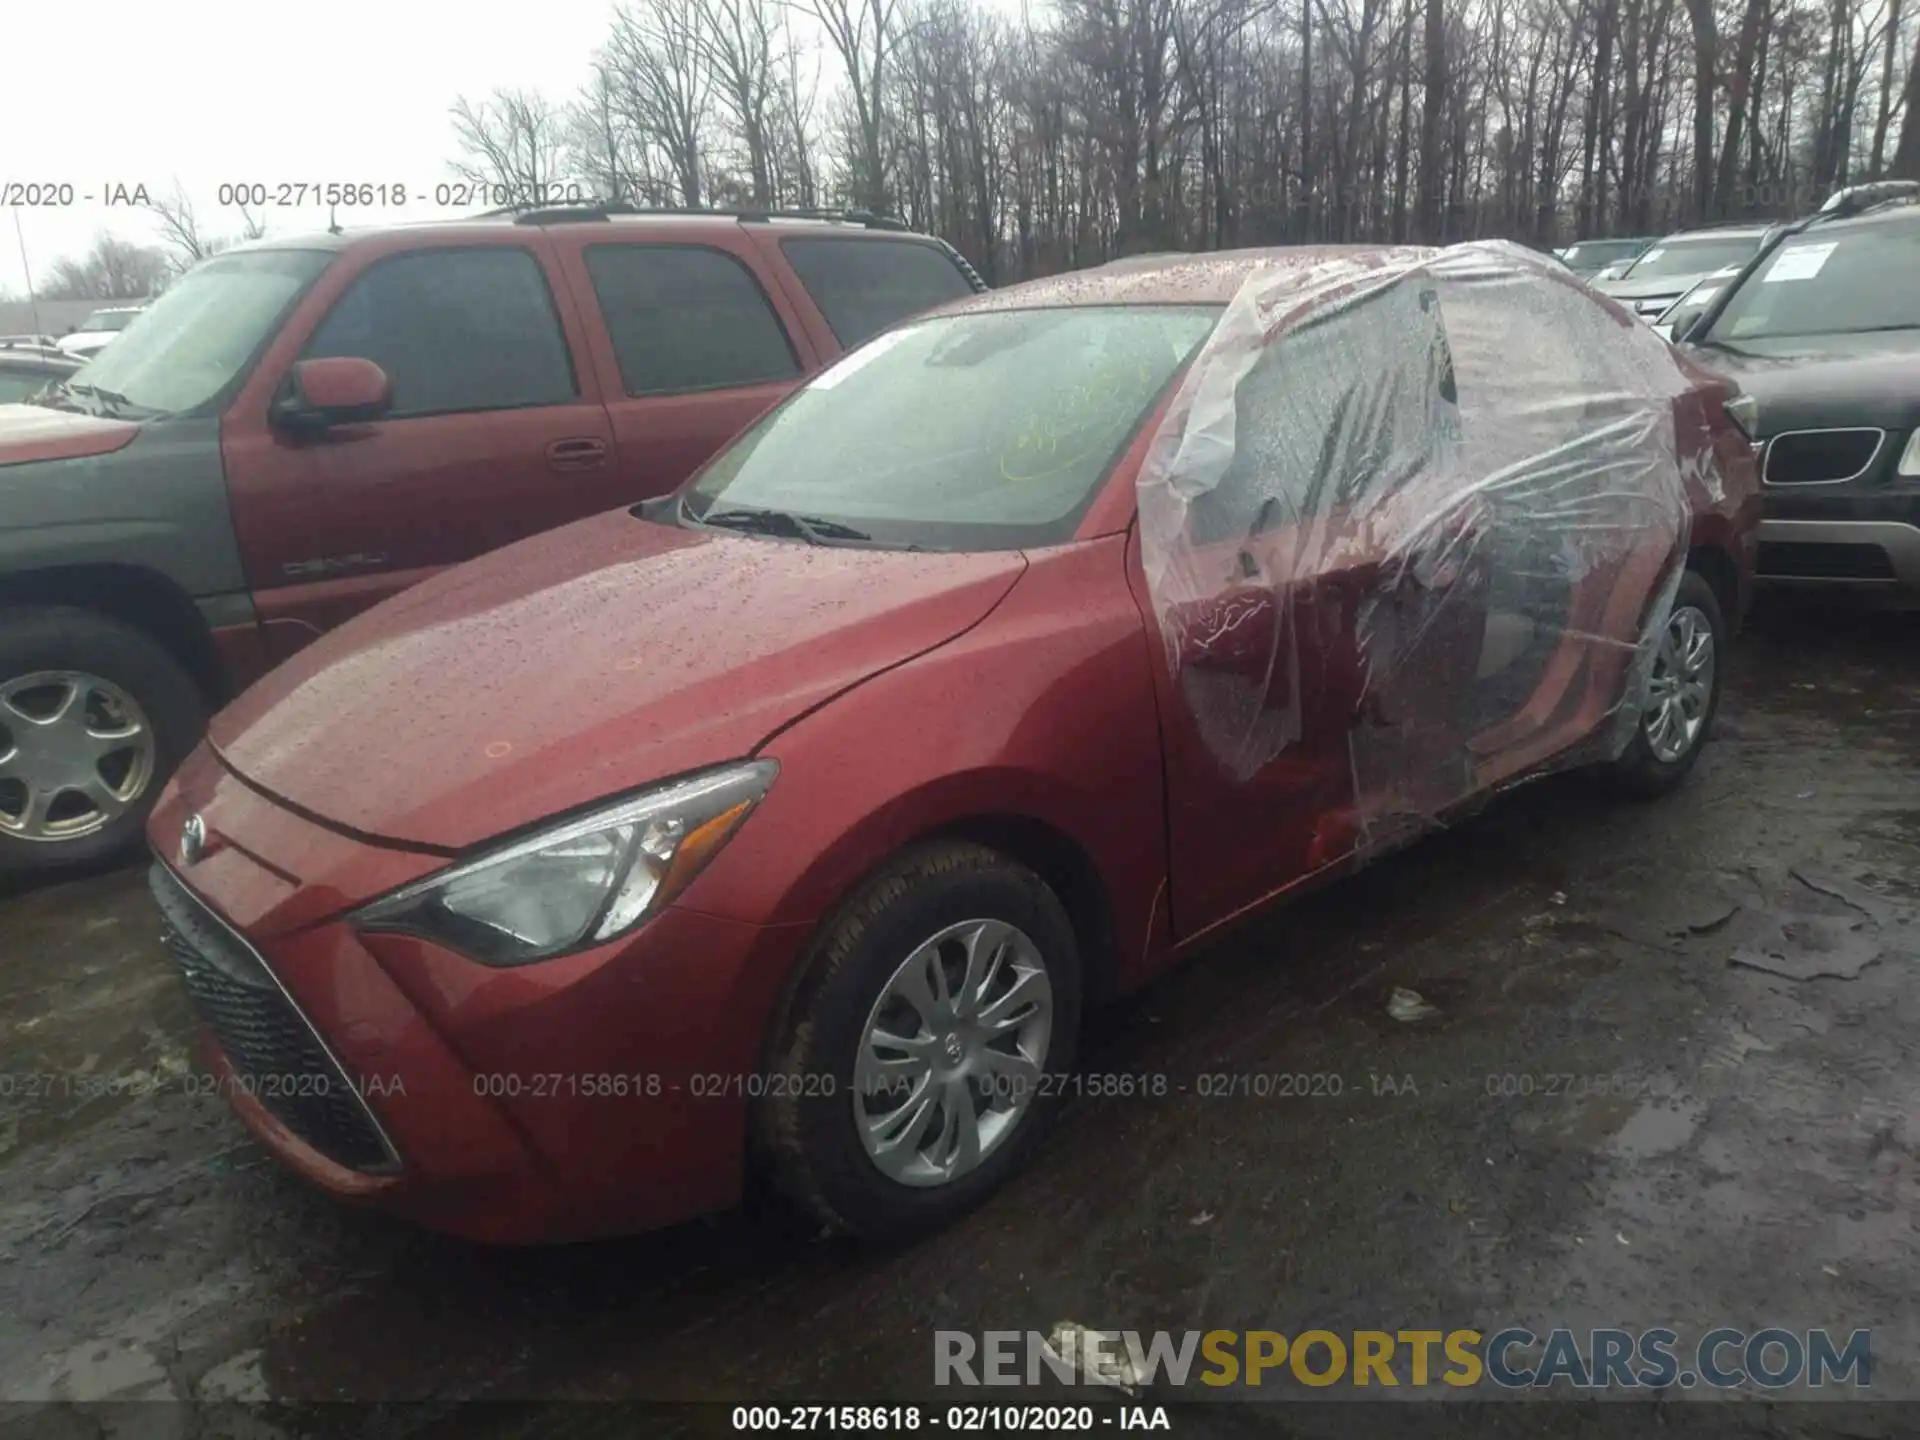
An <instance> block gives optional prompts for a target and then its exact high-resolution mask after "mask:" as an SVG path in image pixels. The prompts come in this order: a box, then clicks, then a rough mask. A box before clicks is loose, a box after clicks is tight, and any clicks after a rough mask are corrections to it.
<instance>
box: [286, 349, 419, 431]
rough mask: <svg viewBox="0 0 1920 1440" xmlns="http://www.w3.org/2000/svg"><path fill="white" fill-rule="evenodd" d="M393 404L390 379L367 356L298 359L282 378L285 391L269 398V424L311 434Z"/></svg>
mask: <svg viewBox="0 0 1920 1440" xmlns="http://www.w3.org/2000/svg"><path fill="white" fill-rule="evenodd" d="M392 404H393V383H392V382H391V381H390V380H388V379H387V372H386V371H384V370H382V369H381V368H380V367H379V366H378V365H376V364H374V363H373V361H371V360H362V359H360V358H358V357H357V356H352V355H339V356H329V357H327V358H325V359H321V360H302V361H300V362H299V363H298V364H297V365H295V366H294V367H293V372H292V374H290V375H289V376H288V377H287V390H286V393H285V394H283V395H282V396H281V397H280V398H279V399H278V400H276V401H274V402H273V411H272V420H273V423H274V424H275V425H277V426H279V427H280V428H282V429H286V430H296V431H303V432H307V433H314V432H318V431H321V430H327V429H331V428H332V427H333V426H335V425H358V424H363V423H364V422H366V421H369V420H378V419H379V418H380V417H381V416H382V415H384V414H386V413H387V409H388V407H389V406H391V405H392Z"/></svg>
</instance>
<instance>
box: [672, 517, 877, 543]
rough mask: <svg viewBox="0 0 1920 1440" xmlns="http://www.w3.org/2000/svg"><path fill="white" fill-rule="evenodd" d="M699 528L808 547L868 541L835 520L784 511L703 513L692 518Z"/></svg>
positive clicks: (868, 537)
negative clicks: (780, 537)
mask: <svg viewBox="0 0 1920 1440" xmlns="http://www.w3.org/2000/svg"><path fill="white" fill-rule="evenodd" d="M694 519H695V520H697V521H698V522H699V523H700V524H702V525H719V526H722V527H724V528H725V529H728V530H744V531H746V532H747V533H748V534H751V535H787V536H791V537H792V538H793V539H796V540H804V541H806V542H807V543H808V544H809V545H824V544H826V543H827V542H828V541H831V540H853V541H870V540H872V539H873V537H872V536H871V535H869V534H867V532H866V531H864V530H856V529H854V528H853V527H852V526H851V525H842V524H841V523H840V522H839V521H838V520H822V519H820V518H818V517H817V516H812V515H795V514H793V513H792V512H791V511H787V510H748V509H732V510H703V511H701V512H700V513H699V514H698V515H696V516H695V517H694Z"/></svg>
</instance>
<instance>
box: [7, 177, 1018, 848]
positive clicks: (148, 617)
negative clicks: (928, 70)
mask: <svg viewBox="0 0 1920 1440" xmlns="http://www.w3.org/2000/svg"><path fill="white" fill-rule="evenodd" d="M982 288H984V287H983V286H982V285H981V282H980V280H979V278H978V276H976V275H975V274H974V273H973V271H972V270H971V269H970V268H969V267H968V266H967V264H966V262H965V261H964V260H962V259H961V258H960V257H959V255H957V254H956V253H955V252H954V251H953V250H951V249H950V248H948V247H947V246H946V245H944V244H943V243H941V242H940V241H938V240H934V239H931V238H928V237H926V236H921V235H915V234H911V233H907V232H905V231H903V230H902V229H901V228H900V227H899V226H897V225H893V224H891V223H890V222H883V221H879V220H876V219H874V218H872V217H869V216H845V215H835V216H826V215H822V214H818V213H814V212H807V213H784V214H775V213H761V214H752V215H748V214H739V215H735V214H726V215H718V214H712V213H705V212H702V213H693V214H671V213H658V212H651V213H644V214H642V213H610V212H609V211H607V210H604V209H562V210H543V211H530V212H522V213H518V214H500V215H495V216H491V217H486V218H481V219H476V220H475V221H472V222H468V223H462V224H432V225H412V226H405V227H401V228H397V229H389V230H384V231H377V232H367V233H345V234H324V235H317V236H309V237H304V238H298V239H286V240H280V239H276V240H271V241H263V242H260V243H258V244H254V245H250V246H246V247H244V248H241V249H238V250H234V251H230V252H228V253H226V254H223V255H220V256H218V257H216V258H214V259H213V260H210V261H208V262H207V263H205V264H203V265H201V266H200V267H198V268H197V269H195V270H194V271H193V272H191V273H190V274H188V275H187V276H185V277H184V278H182V279H181V280H179V281H177V282H176V283H175V284H174V285H173V286H172V288H170V289H169V290H168V291H167V293H166V294H165V295H163V296H162V297H161V298H160V299H159V300H158V301H156V302H155V303H154V304H153V305H152V307H151V308H150V309H149V310H147V311H146V312H145V313H144V314H142V315H141V316H140V317H139V319H138V320H136V321H135V323H134V324H133V325H131V326H130V327H128V329H127V330H126V331H125V332H124V333H123V334H121V335H120V336H119V337H118V338H117V339H116V340H115V341H114V343H113V345H112V346H111V347H109V348H108V349H107V350H106V351H104V352H103V353H102V354H101V355H100V356H99V357H98V358H97V359H95V360H93V361H92V362H91V363H90V364H88V365H87V366H86V367H85V368H84V369H83V370H81V371H80V372H79V373H78V374H75V375H72V376H70V377H67V378H65V379H64V380H60V381H58V382H56V383H53V384H50V385H49V386H48V387H47V388H45V389H43V390H41V391H40V392H39V394H38V395H37V396H34V397H31V398H30V399H29V400H28V402H27V403H16V404H0V476H3V477H4V480H5V482H6V483H4V484H0V534H4V536H5V540H6V543H5V546H4V548H3V549H0V871H4V870H8V869H35V868H41V867H44V866H46V865H48V864H50V863H58V862H62V861H74V860H87V859H91V858H94V857H97V856H100V855H103V854H106V853H109V852H112V851H115V850H118V849H120V848H121V847H122V846H124V845H128V844H132V843H134V842H136V841H137V840H138V837H139V834H140V827H141V824H142V822H143V821H144V819H145V817H146V812H147V810H148V808H149V807H150V805H151V803H152V800H153V797H154V796H155V795H156V794H157V793H158V792H159V789H160V785H161V784H162V783H163V782H164V781H165V779H166V777H167V775H168V774H169V773H170V772H171V770H172V769H173V766H174V765H175V763H176V762H178V760H179V759H180V758H181V757H182V756H184V755H185V754H186V753H187V751H188V750H190V749H191V748H192V747H193V744H194V742H195V741H196V740H198V739H199V736H200V731H201V729H202V726H203V721H204V718H205V716H206V714H207V712H208V711H209V709H211V708H213V706H214V705H215V704H217V702H219V701H220V700H223V699H225V698H226V697H227V696H229V695H231V694H234V693H237V691H238V690H239V689H240V688H241V687H242V686H243V685H244V684H245V683H246V682H248V681H250V680H252V679H253V678H254V677H256V676H257V675H259V674H261V673H262V672H264V671H265V670H266V669H267V668H269V667H270V666H271V665H273V664H274V663H276V662H278V661H279V660H282V659H284V658H285V657H286V656H288V655H290V654H292V653H293V652H294V651H296V650H298V649H300V648H301V647H302V646H304V645H306V644H307V643H308V642H309V641H311V640H312V639H313V638H314V637H316V636H317V635H319V634H321V633H322V632H323V631H326V630H328V629H330V628H332V627H333V626H335V625H337V624H339V623H340V622H341V621H342V620H345V619H346V618H348V617H349V616H351V615H354V614H356V613H357V612H359V611H361V610H364V609H366V608H367V607H368V606H369V605H372V604H374V603H375V602H376V601H379V600H382V599H384V598H386V597H387V596H389V595H392V594H394V593H395V592H397V591H399V590H402V589H404V588H406V587H407V586H409V585H412V584H413V583H415V582H416V581H419V580H421V579H424V578H425V577H426V576H428V575H431V574H432V573H434V572H435V571H436V570H439V569H441V568H442V567H444V566H447V565H451V564H455V563H458V562H459V561H462V560H467V559H471V558H473V557H474V556H476V555H479V554H481V553H482V552H484V551H488V550H492V549H494V548H495V547H497V546H500V545H504V544H506V543H508V542H509V541H513V540H519V539H522V538H524V537H526V536H528V535H532V534H534V533H535V532H537V531H541V530H546V529H550V528H552V527H554V526H556V525H560V524H563V523H565V522H567V521H571V520H576V519H579V518H580V517H582V516H586V515H591V514H594V513H596V512H599V511H602V510H607V509H611V508H613V507H616V506H620V505H628V504H632V503H634V502H635V501H638V500H644V499H646V498H648V497H650V496H654V495H661V494H664V493H666V492H667V491H669V490H672V489H673V488H674V487H675V486H676V485H678V484H679V483H680V482H681V481H682V480H684V479H686V478H687V476H688V475H689V474H691V473H692V472H693V471H694V470H695V469H696V468H697V467H698V466H699V465H700V464H701V462H702V461H704V460H705V459H706V458H707V457H708V456H709V455H711V454H712V453H713V452H714V451H715V450H717V449H718V448H719V447H720V445H721V444H722V443H723V442H724V441H726V440H727V439H728V438H729V437H730V436H732V435H733V434H734V433H735V432H737V431H738V430H740V429H741V428H742V427H743V426H745V425H746V424H747V423H748V422H749V421H751V420H753V419H754V418H755V417H756V416H758V415H759V414H760V413H761V412H762V411H764V410H765V409H766V408H767V407H768V406H770V405H771V404H773V403H774V402H775V401H776V400H778V399H780V398H781V397H782V396H783V395H785V394H786V393H787V392H788V390H790V389H791V388H792V387H793V385H794V384H795V382H796V381H797V380H798V379H799V378H800V377H801V376H802V375H805V374H807V373H808V372H810V371H812V370H815V369H817V368H818V367H819V366H821V365H822V364H824V363H826V362H827V361H830V360H832V359H834V358H835V357H837V356H838V355H839V354H840V353H841V351H842V350H844V349H846V348H847V347H849V346H852V345H855V344H858V343H859V342H860V341H862V340H864V339H866V338H867V337H868V336H870V335H872V334H874V333H876V332H878V331H879V330H882V329H884V328H885V327H887V326H888V325H891V324H893V323H894V322H895V321H897V320H900V319H902V318H904V317H906V316H908V315H910V314H913V313H915V312H917V311H920V310H924V309H926V308H928V307H930V306H933V305H937V304H940V303H943V302H946V301H949V300H953V299H955V298H958V297H962V296H966V295H969V294H971V293H973V292H974V291H976V290H979V289H982Z"/></svg>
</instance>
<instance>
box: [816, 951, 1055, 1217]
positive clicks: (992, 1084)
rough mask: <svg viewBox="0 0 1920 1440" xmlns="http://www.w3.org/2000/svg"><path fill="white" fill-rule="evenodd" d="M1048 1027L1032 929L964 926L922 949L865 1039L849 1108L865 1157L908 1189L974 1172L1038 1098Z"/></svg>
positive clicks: (1046, 990)
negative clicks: (1030, 931) (851, 1107)
mask: <svg viewBox="0 0 1920 1440" xmlns="http://www.w3.org/2000/svg"><path fill="white" fill-rule="evenodd" d="M1052 1027H1053V990H1052V985H1051V983H1050V982H1049V980H1048V976H1047V967H1046V962H1045V961H1044V960H1043V959H1042V958H1041V955H1040V948H1039V946H1037V945H1036V944H1035V943H1034V942H1033V940H1032V939H1031V938H1030V937H1029V936H1028V935H1027V934H1026V932H1024V931H1022V930H1020V929H1018V928H1016V927H1015V926H1012V925H1009V924H1006V923H1005V922H1003V921H999V920H967V921H962V922H961V923H960V924H957V925H950V926H948V927H946V928H945V929H943V930H941V931H939V932H938V933H937V934H935V935H933V936H931V937H930V938H929V939H927V940H925V941H923V942H922V943H921V944H920V945H919V946H918V947H916V948H915V950H914V951H913V953H912V954H910V955H909V956H908V957H907V958H906V959H905V960H904V961H902V962H901V964H900V967H899V968H898V969H897V970H895V971H894V972H893V975H892V977H891V978H890V979H889V980H888V981H887V983H886V985H885V987H884V988H883V989H882V990H881V992H880V998H879V999H878V1000H876V1001H875V1002H874V1005H873V1009H872V1010H871V1011H870V1012H869V1013H868V1015H867V1022H866V1025H865V1026H864V1028H863V1029H862V1031H861V1035H860V1049H859V1055H858V1058H857V1060H856V1061H855V1065H854V1097H853V1107H854V1123H855V1125H856V1126H857V1127H858V1128H859V1132H860V1142H861V1144H862V1145H863V1146H865V1147H866V1152H867V1155H868V1158H870V1159H871V1160H872V1161H873V1163H874V1164H875V1165H876V1166H878V1167H879V1169H880V1171H881V1173H882V1174H884V1175H886V1176H888V1177H889V1178H891V1179H893V1180H896V1181H898V1182H899V1183H901V1184H902V1185H913V1186H923V1187H924V1186H935V1185H946V1184H949V1183H951V1182H952V1181H954V1180H957V1179H958V1178H960V1177H961V1176H963V1175H965V1174H967V1173H968V1172H970V1171H972V1170H974V1169H977V1168H978V1167H979V1166H980V1165H981V1164H982V1163H983V1162H984V1161H985V1160H986V1159H987V1158H988V1157H989V1156H990V1155H992V1154H993V1153H994V1151H995V1150H997V1149H999V1148H1000V1146H1002V1145H1003V1144H1005V1143H1006V1141H1007V1139H1008V1137H1009V1136H1010V1135H1011V1134H1012V1133H1013V1131H1014V1129H1015V1128H1016V1127H1017V1126H1018V1125H1019V1123H1020V1121H1021V1119H1022V1118H1023V1117H1024V1116H1025V1115H1026V1113H1027V1110H1028V1108H1029V1106H1030V1105H1031V1104H1032V1102H1033V1099H1034V1097H1035V1095H1036V1094H1037V1093H1038V1091H1039V1088H1040V1077H1041V1076H1042V1075H1043V1074H1044V1073H1045V1070H1046V1061H1047V1046H1048V1042H1049V1040H1050V1039H1051V1036H1052Z"/></svg>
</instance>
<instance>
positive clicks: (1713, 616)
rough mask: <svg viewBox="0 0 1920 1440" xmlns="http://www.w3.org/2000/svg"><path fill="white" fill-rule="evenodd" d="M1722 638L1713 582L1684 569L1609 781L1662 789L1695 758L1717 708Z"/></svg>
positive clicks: (1638, 791)
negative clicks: (1642, 702) (1641, 705)
mask: <svg viewBox="0 0 1920 1440" xmlns="http://www.w3.org/2000/svg"><path fill="white" fill-rule="evenodd" d="M1726 640H1727V629H1726V621H1725V619H1724V618H1723V617H1722V616H1721V613H1720V602H1719V600H1718V599H1716V598H1715V596H1714V593H1713V587H1712V586H1711V585H1709V584H1708V583H1707V582H1706V580H1705V579H1704V578H1703V577H1702V576H1701V575H1700V574H1699V573H1698V572H1697V571H1694V570H1689V571H1687V572H1686V574H1685V575H1683V576H1682V577H1681V579H1680V587H1679V590H1678V591H1677V592H1676V593H1675V595H1674V597H1673V610H1672V613H1671V614H1670V615H1669V616H1668V617H1667V625H1666V628H1665V629H1664V630H1663V631H1661V633H1660V640H1659V646H1658V649H1656V651H1655V652H1654V659H1653V673H1652V675H1651V677H1650V678H1649V680H1648V684H1647V704H1646V708H1645V709H1644V710H1643V711H1642V712H1641V715H1640V723H1639V724H1638V726H1636V727H1635V729H1634V732H1633V741H1632V743H1631V744H1629V745H1628V746H1627V749H1626V752H1625V753H1624V754H1623V755H1621V757H1620V758H1619V759H1618V760H1616V761H1615V762H1614V765H1613V775H1614V779H1615V780H1616V781H1617V782H1618V783H1619V784H1620V786H1621V788H1622V789H1624V790H1626V791H1627V792H1628V793H1629V794H1633V795H1640V796H1649V797H1651V796H1658V795H1665V794H1667V793H1668V792H1669V791H1671V790H1673V789H1675V788H1676V787H1677V786H1679V784H1680V783H1681V782H1682V781H1683V780H1685V779H1686V778H1687V774H1688V772H1689V771H1691V770H1692V769H1693V767H1694V763H1695V762H1696V761H1697V760H1699V758H1700V752H1701V750H1702V749H1704V748H1705V747H1706V743H1707V736H1708V735H1709V734H1710V733H1711V732H1712V729H1713V717H1714V715H1715V713H1716V712H1717V711H1718V710H1719V708H1720V680H1721V671H1722V669H1723V662H1724V659H1725V654H1726Z"/></svg>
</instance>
